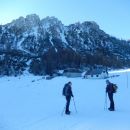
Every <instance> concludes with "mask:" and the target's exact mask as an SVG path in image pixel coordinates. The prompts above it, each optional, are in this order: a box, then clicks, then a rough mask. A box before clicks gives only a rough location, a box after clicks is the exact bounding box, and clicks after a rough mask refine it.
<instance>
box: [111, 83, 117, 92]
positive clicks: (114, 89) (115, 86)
mask: <svg viewBox="0 0 130 130" xmlns="http://www.w3.org/2000/svg"><path fill="white" fill-rule="evenodd" d="M112 87H113V93H116V92H117V89H118V86H117V85H116V84H112Z"/></svg>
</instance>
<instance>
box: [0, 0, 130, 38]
mask: <svg viewBox="0 0 130 130" xmlns="http://www.w3.org/2000/svg"><path fill="white" fill-rule="evenodd" d="M34 13H36V14H37V15H39V16H40V18H41V19H42V18H45V17H46V16H55V17H57V18H58V19H59V20H61V21H62V23H63V24H65V25H68V24H72V23H76V22H83V21H95V22H96V23H97V24H98V25H99V26H100V28H101V29H102V30H104V31H105V32H106V33H108V34H110V35H112V36H115V37H117V38H119V39H126V40H127V39H130V0H0V24H6V23H9V22H11V21H12V20H13V19H17V18H18V17H20V16H24V17H26V15H28V14H34Z"/></svg>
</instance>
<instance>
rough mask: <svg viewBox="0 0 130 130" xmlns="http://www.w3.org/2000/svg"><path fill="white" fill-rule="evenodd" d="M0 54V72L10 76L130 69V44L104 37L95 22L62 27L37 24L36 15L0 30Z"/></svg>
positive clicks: (50, 21)
mask: <svg viewBox="0 0 130 130" xmlns="http://www.w3.org/2000/svg"><path fill="white" fill-rule="evenodd" d="M0 54H1V55H0V62H1V68H0V72H1V74H6V73H9V75H10V74H14V73H16V74H18V73H22V72H23V71H24V70H25V69H27V68H28V71H30V72H32V73H34V74H44V73H52V72H53V70H56V69H63V68H67V67H76V68H84V67H87V66H93V65H102V66H107V67H126V66H129V65H130V44H129V43H128V42H127V41H124V40H119V39H117V38H115V37H112V36H110V35H108V34H106V33H105V32H104V31H103V30H101V29H100V27H99V26H98V25H97V24H96V23H95V22H83V23H75V24H71V25H69V26H64V25H63V24H62V22H61V21H59V20H58V19H57V18H55V17H46V18H44V19H41V20H40V18H39V16H37V15H36V14H33V15H27V16H26V18H24V17H20V18H18V19H16V20H13V21H12V22H11V23H9V24H6V25H1V26H0ZM16 61H17V62H16ZM2 68H4V69H5V70H7V72H5V71H3V70H2ZM7 68H11V69H7ZM15 68H17V69H15ZM16 70H18V71H20V72H17V71H16Z"/></svg>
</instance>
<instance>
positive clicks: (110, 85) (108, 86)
mask: <svg viewBox="0 0 130 130" xmlns="http://www.w3.org/2000/svg"><path fill="white" fill-rule="evenodd" d="M106 93H114V88H113V84H112V83H109V84H108V85H107V87H106Z"/></svg>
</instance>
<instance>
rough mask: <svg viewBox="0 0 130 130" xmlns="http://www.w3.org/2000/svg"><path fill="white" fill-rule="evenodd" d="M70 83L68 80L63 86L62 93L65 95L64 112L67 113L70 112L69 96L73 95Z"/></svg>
mask: <svg viewBox="0 0 130 130" xmlns="http://www.w3.org/2000/svg"><path fill="white" fill-rule="evenodd" d="M71 86H72V83H71V82H68V83H66V84H65V85H64V88H63V95H64V96H65V97H66V109H65V114H67V115H69V114H70V110H69V105H70V100H71V97H74V96H73V93H72V88H71Z"/></svg>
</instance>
